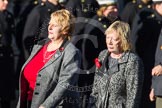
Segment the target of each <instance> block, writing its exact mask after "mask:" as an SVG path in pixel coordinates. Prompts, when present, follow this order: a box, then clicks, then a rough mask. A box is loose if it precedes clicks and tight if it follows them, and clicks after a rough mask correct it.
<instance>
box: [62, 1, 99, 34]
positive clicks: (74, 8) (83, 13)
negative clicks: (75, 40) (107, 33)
mask: <svg viewBox="0 0 162 108" xmlns="http://www.w3.org/2000/svg"><path fill="white" fill-rule="evenodd" d="M65 7H66V9H68V10H69V11H70V12H71V13H72V14H73V15H74V16H75V17H76V18H77V19H76V24H75V29H74V33H73V35H80V34H83V31H84V27H85V25H86V23H87V22H88V21H89V18H92V17H93V16H94V15H96V11H97V10H98V8H99V4H98V2H97V1H96V0H69V1H68V2H67V4H66V6H65Z"/></svg>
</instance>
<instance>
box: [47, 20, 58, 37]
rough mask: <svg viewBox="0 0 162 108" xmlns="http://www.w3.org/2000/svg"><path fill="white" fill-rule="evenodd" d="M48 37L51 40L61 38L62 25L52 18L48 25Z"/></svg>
mask: <svg viewBox="0 0 162 108" xmlns="http://www.w3.org/2000/svg"><path fill="white" fill-rule="evenodd" d="M48 38H49V39H51V40H58V39H60V38H61V26H60V25H58V24H57V23H56V21H54V20H52V21H51V20H50V22H49V26H48Z"/></svg>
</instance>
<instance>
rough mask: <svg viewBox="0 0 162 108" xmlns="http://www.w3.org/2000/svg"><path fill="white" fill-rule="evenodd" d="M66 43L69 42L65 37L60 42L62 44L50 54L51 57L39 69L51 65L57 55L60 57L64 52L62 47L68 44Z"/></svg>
mask: <svg viewBox="0 0 162 108" xmlns="http://www.w3.org/2000/svg"><path fill="white" fill-rule="evenodd" d="M68 43H69V41H68V40H67V39H65V40H64V42H63V43H62V45H61V46H60V48H59V49H57V51H56V53H55V54H54V55H53V56H52V58H51V59H50V60H49V61H48V62H47V63H46V64H45V65H44V66H43V67H42V68H41V69H40V70H42V69H44V68H46V67H47V66H49V65H51V64H52V63H53V62H55V61H56V60H57V59H58V58H59V57H62V55H63V53H64V49H65V47H66V46H67V45H68Z"/></svg>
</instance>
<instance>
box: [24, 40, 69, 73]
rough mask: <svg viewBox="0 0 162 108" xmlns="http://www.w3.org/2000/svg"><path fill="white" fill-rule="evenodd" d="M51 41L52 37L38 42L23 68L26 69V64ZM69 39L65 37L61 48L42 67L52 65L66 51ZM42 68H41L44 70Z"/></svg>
mask: <svg viewBox="0 0 162 108" xmlns="http://www.w3.org/2000/svg"><path fill="white" fill-rule="evenodd" d="M49 41H50V39H48V38H47V39H44V40H42V41H40V42H38V44H37V45H34V47H33V51H32V52H31V55H30V57H29V58H28V60H27V61H26V62H25V64H24V66H23V68H22V69H24V67H25V66H26V64H27V63H28V62H30V60H31V59H32V58H33V57H34V56H35V55H36V54H37V53H38V51H39V50H40V49H41V48H42V47H43V46H44V45H45V44H47V43H48V42H49ZM68 43H69V41H68V39H64V41H63V43H62V45H61V46H60V48H59V49H57V50H56V53H55V54H54V55H53V56H52V58H51V59H50V60H49V61H48V62H47V63H46V64H45V65H44V66H43V67H42V69H44V68H45V67H47V66H48V65H50V64H51V63H53V62H54V61H55V60H57V59H58V58H59V57H60V56H61V55H62V53H63V52H64V49H65V47H66V46H67V45H68ZM42 69H41V70H42Z"/></svg>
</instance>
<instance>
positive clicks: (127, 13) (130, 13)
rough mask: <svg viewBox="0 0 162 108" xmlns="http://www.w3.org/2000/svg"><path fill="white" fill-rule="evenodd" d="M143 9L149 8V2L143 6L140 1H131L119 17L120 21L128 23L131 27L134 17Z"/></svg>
mask: <svg viewBox="0 0 162 108" xmlns="http://www.w3.org/2000/svg"><path fill="white" fill-rule="evenodd" d="M144 8H151V2H149V3H148V4H144V3H143V2H142V1H141V0H133V1H131V2H129V3H128V4H127V5H126V6H125V8H124V9H123V11H122V13H121V15H120V16H121V19H122V21H125V22H127V23H129V25H130V26H132V23H133V20H134V17H135V16H136V14H137V13H138V12H139V11H140V10H141V9H144Z"/></svg>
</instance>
